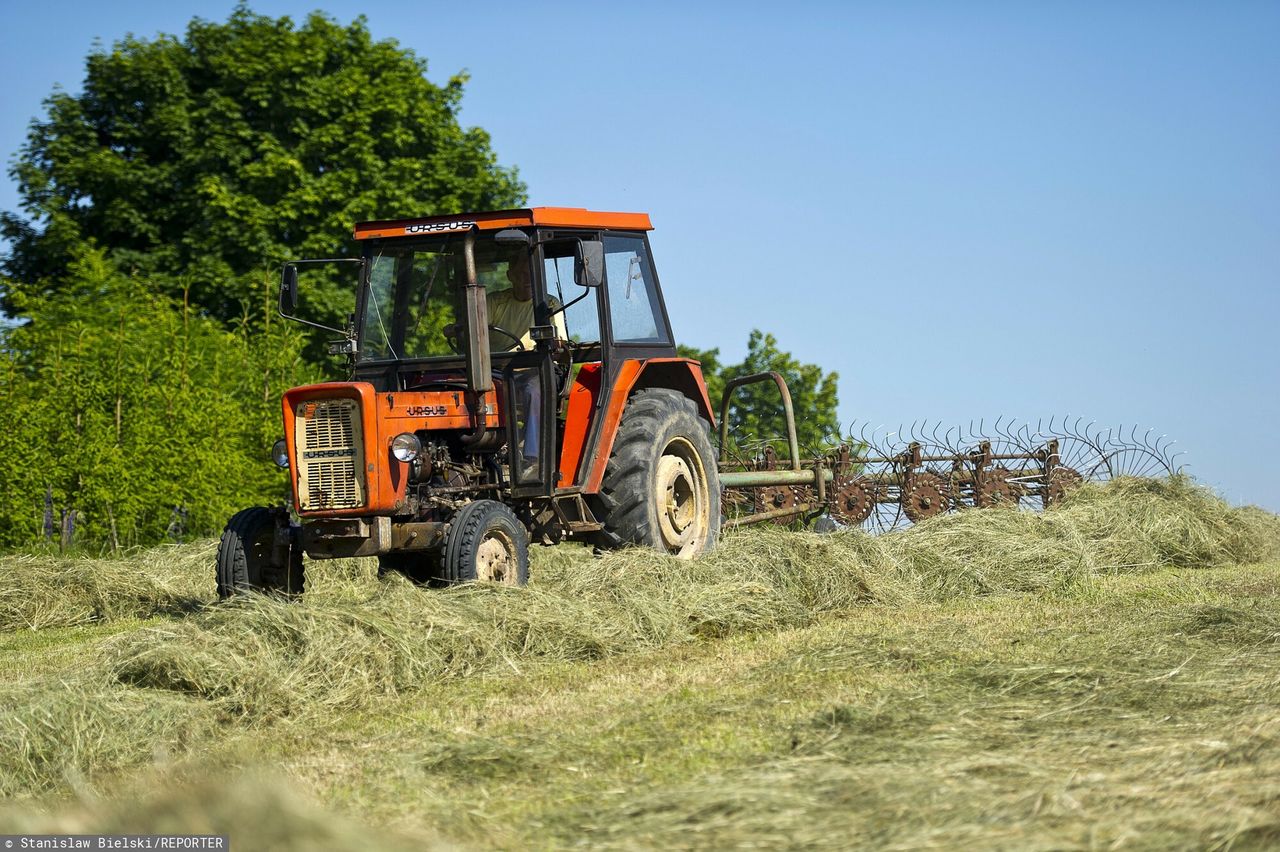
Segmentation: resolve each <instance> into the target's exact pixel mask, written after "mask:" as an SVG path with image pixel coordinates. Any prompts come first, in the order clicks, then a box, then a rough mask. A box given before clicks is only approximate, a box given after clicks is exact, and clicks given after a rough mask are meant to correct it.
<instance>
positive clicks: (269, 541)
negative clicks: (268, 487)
mask: <svg viewBox="0 0 1280 852" xmlns="http://www.w3.org/2000/svg"><path fill="white" fill-rule="evenodd" d="M278 514H279V512H278V510H272V509H267V508H264V507H262V506H257V507H254V508H252V509H244V510H243V511H240V512H237V513H236V514H235V515H233V516H232V518H231V520H229V521H227V526H226V529H224V530H223V531H222V539H221V540H220V541H219V542H218V557H217V581H218V597H219V598H222V599H224V600H225V599H227V598H230V597H232V596H233V595H238V594H242V593H244V592H250V591H254V592H274V593H278V594H283V595H291V596H292V595H300V594H302V586H303V569H302V549H301V548H299V547H297V546H296V545H292V544H290V545H285V546H283V547H281V548H277V547H276V526H277V525H278Z"/></svg>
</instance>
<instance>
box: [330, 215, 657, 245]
mask: <svg viewBox="0 0 1280 852" xmlns="http://www.w3.org/2000/svg"><path fill="white" fill-rule="evenodd" d="M535 225H545V226H550V227H559V228H600V229H609V230H616V231H652V230H653V225H652V224H650V222H649V214H648V213H602V212H599V211H597V210H586V209H584V208H582V207H526V208H524V209H521V210H490V211H487V212H483V213H457V214H454V215H450V216H425V217H420V218H416V219H382V220H379V221H376V222H358V223H357V224H356V227H355V238H356V239H357V240H369V239H373V238H375V237H416V236H421V235H423V234H443V233H454V232H459V231H468V230H470V229H471V228H472V227H475V228H478V229H479V230H481V231H496V230H498V229H500V228H529V227H533V226H535Z"/></svg>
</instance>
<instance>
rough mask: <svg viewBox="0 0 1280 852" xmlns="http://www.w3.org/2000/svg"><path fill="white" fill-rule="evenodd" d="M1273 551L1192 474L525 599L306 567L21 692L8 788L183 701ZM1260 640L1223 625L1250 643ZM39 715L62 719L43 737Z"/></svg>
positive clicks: (171, 711)
mask: <svg viewBox="0 0 1280 852" xmlns="http://www.w3.org/2000/svg"><path fill="white" fill-rule="evenodd" d="M1278 543H1280V519H1277V518H1276V517H1275V516H1271V515H1266V514H1265V513H1261V512H1258V511H1254V510H1238V509H1232V508H1230V507H1228V506H1227V505H1226V504H1225V503H1223V502H1222V501H1221V500H1219V499H1217V498H1216V497H1214V496H1213V495H1212V494H1210V493H1209V492H1207V491H1205V490H1203V489H1200V488H1198V487H1196V486H1194V485H1193V484H1191V483H1190V482H1188V481H1186V480H1183V479H1174V480H1171V481H1166V482H1147V481H1136V480H1117V481H1115V482H1112V483H1109V484H1108V485H1106V486H1088V487H1085V488H1083V489H1081V490H1080V491H1079V492H1078V493H1077V494H1076V496H1075V497H1074V498H1073V499H1072V500H1070V501H1068V503H1067V504H1066V505H1064V506H1062V507H1059V508H1055V509H1053V510H1051V511H1049V512H1046V513H1044V514H1043V515H1039V514H1033V513H1028V512H1017V511H1011V510H1010V511H999V510H992V511H983V512H969V513H963V514H959V515H954V516H947V517H941V518H937V519H935V520H933V521H930V522H926V523H923V524H920V525H918V526H916V527H914V528H912V529H910V530H907V531H905V532H901V533H895V534H890V535H884V536H880V537H872V536H868V535H866V534H864V533H862V532H859V531H845V532H840V533H837V534H833V535H826V536H821V535H815V534H811V533H797V532H791V531H786V530H782V529H776V528H770V529H749V530H744V531H741V532H738V533H735V534H733V535H729V536H726V537H725V538H724V540H723V542H722V543H721V546H720V547H719V548H718V549H717V550H716V551H715V552H713V553H712V554H710V555H708V556H707V557H705V558H702V559H699V560H697V561H694V562H681V561H678V560H675V559H671V558H668V557H664V556H662V555H659V554H656V553H652V552H648V551H639V550H633V551H622V552H616V553H610V554H607V555H605V556H603V557H602V558H599V559H593V558H591V556H590V554H589V552H588V551H586V550H585V549H584V548H575V547H562V548H553V549H550V550H545V551H544V550H539V551H536V552H535V559H536V562H535V565H534V570H533V579H532V582H531V584H530V586H529V587H527V588H524V589H507V588H497V587H483V586H471V587H462V588H456V589H450V590H446V591H443V592H438V591H428V590H424V589H420V588H417V587H414V586H412V585H411V584H409V583H408V582H407V581H404V580H403V579H401V578H399V577H395V576H393V577H389V578H387V579H386V580H384V581H382V582H376V581H375V580H374V579H373V573H372V568H371V567H370V565H369V564H368V563H367V562H365V563H356V562H351V563H338V564H325V563H312V565H311V568H310V571H311V574H312V579H311V581H309V589H310V591H309V592H308V595H307V597H306V598H304V599H303V600H302V601H301V602H298V603H285V602H281V601H278V600H274V599H270V598H265V597H259V596H246V597H244V598H242V599H239V600H236V601H234V602H232V603H230V604H226V605H220V606H216V607H210V608H208V609H205V610H203V611H201V612H198V613H196V614H193V615H188V616H187V617H185V618H181V619H173V620H170V621H168V622H166V623H165V624H164V625H163V626H161V627H153V628H148V629H145V630H141V631H135V632H133V633H132V634H127V635H124V636H122V637H120V638H119V639H117V640H113V641H111V642H109V643H108V645H107V650H106V653H105V658H104V659H102V660H101V661H96V660H95V661H90V662H89V663H88V665H87V666H86V672H87V674H86V682H87V683H90V684H92V690H90V692H86V693H85V694H84V695H83V696H81V697H80V698H75V694H74V693H72V698H62V699H55V698H50V697H49V696H48V695H46V693H48V692H58V691H59V690H62V689H63V688H62V687H60V686H58V685H56V684H50V683H35V684H28V685H25V686H23V687H22V688H21V689H20V690H19V691H18V692H17V693H14V694H13V695H12V696H11V699H10V700H11V701H12V702H13V705H11V706H17V707H18V708H19V710H18V711H17V712H15V713H12V714H10V715H8V716H6V717H4V718H3V719H0V744H5V745H9V746H11V748H13V749H16V751H15V752H14V753H15V754H18V755H21V757H20V758H18V760H17V762H16V763H15V767H16V768H13V769H12V770H11V771H7V773H6V774H7V777H8V779H9V781H8V782H7V789H10V790H16V789H21V788H24V787H25V788H26V789H41V788H48V787H52V786H57V785H58V784H60V783H62V782H63V780H64V778H65V776H66V773H67V767H72V768H74V769H75V771H78V772H84V773H86V774H92V773H93V772H95V771H98V770H100V769H103V768H110V767H115V766H124V765H132V764H136V763H139V762H145V761H146V760H147V759H148V758H147V755H145V754H143V753H142V751H141V750H139V749H138V748H137V747H135V746H133V745H129V744H112V743H111V742H110V740H112V739H113V738H119V739H122V740H131V741H134V742H143V741H147V740H148V739H150V738H151V736H152V732H154V731H156V730H159V729H162V728H163V726H164V724H166V722H165V720H169V719H172V718H176V715H177V714H178V713H179V712H180V710H179V709H175V708H180V709H181V712H186V711H187V710H192V708H196V709H194V710H192V712H191V713H190V714H189V715H190V718H191V719H194V720H196V722H190V721H189V720H183V721H180V722H177V723H175V728H174V730H186V728H184V727H183V726H184V725H188V724H191V725H195V727H194V728H192V739H193V741H198V740H199V739H200V738H201V737H203V736H205V734H204V733H203V728H201V727H200V725H203V724H204V722H203V720H204V719H206V718H208V719H212V718H215V717H221V718H225V717H226V716H228V715H229V716H232V717H236V718H237V719H238V721H237V724H240V725H245V724H248V725H250V726H256V725H263V724H270V723H272V722H274V721H276V720H280V719H285V718H294V719H306V718H314V717H322V716H324V715H326V714H330V713H333V712H340V711H349V710H353V709H357V708H361V707H366V706H368V705H369V704H370V702H372V701H374V700H377V699H379V698H380V697H386V696H395V695H400V694H404V693H408V692H412V691H414V690H417V689H420V688H422V687H423V686H424V685H426V684H430V683H434V682H438V681H440V680H442V679H447V678H458V677H466V676H469V675H474V674H481V673H493V672H502V673H511V672H512V671H516V672H519V671H521V670H522V668H523V667H524V666H525V665H526V664H527V663H529V662H538V661H548V662H562V661H581V660H596V659H601V658H605V657H611V656H616V655H619V654H625V653H629V652H635V651H643V650H646V649H654V648H661V647H670V646H674V645H678V644H683V643H691V642H697V641H702V640H704V639H706V638H711V637H722V636H727V635H732V634H739V633H744V632H761V631H779V630H785V629H790V628H799V627H805V626H808V625H811V624H813V623H814V622H815V621H816V620H818V619H820V618H823V617H825V616H829V615H833V614H837V615H838V614H842V613H849V612H852V611H856V610H857V609H858V608H861V607H866V606H869V605H872V606H880V607H894V606H900V605H908V604H910V603H912V602H938V601H945V600H949V599H954V598H965V597H973V596H983V595H993V594H1007V593H1013V594H1036V593H1040V594H1061V593H1069V594H1073V593H1076V592H1078V591H1080V590H1083V589H1087V588H1089V587H1090V585H1091V584H1092V583H1093V581H1094V579H1095V578H1096V577H1097V576H1098V575H1100V574H1110V573H1115V572H1134V571H1145V570H1154V569H1158V568H1162V567H1186V568H1190V567H1199V566H1208V565H1216V564H1223V563H1227V562H1249V561H1253V560H1257V559H1262V558H1266V557H1267V556H1268V555H1270V554H1274V553H1276V552H1278V549H1277V544H1278ZM206 549H207V548H206ZM193 550H195V549H193ZM199 553H200V555H201V556H202V557H208V555H209V554H208V553H207V552H205V551H204V550H202V551H199ZM189 558H194V557H189ZM95 564H97V563H95ZM183 564H184V565H186V566H187V567H186V568H183V569H181V570H183V571H187V570H189V569H190V568H191V567H192V566H191V565H190V564H189V563H188V562H184V563H183ZM200 568H201V570H202V571H203V573H204V574H205V575H206V578H207V576H208V575H209V574H211V571H210V570H209V568H208V565H207V564H205V565H202V566H200ZM115 570H116V566H107V567H106V568H105V569H104V571H105V572H110V571H115ZM173 570H175V571H176V570H177V569H176V568H175V569H173ZM182 576H185V574H184V575H182ZM104 577H109V575H108V574H106V573H104ZM202 582H206V583H208V582H209V581H208V580H207V579H206V580H203V581H202ZM210 585H211V583H210ZM109 586H110V583H109V582H103V583H101V584H100V585H99V586H98V587H99V588H108V587H109ZM86 587H87V584H86ZM77 588H79V587H77ZM179 588H182V589H183V593H184V594H185V593H189V592H190V590H192V589H196V588H200V587H199V586H197V585H195V584H192V585H187V586H181V585H179ZM76 594H77V595H78V594H79V592H76ZM140 599H141V598H140V597H139V596H136V595H125V596H124V597H122V598H121V601H120V602H116V603H112V604H110V605H107V604H103V605H102V609H103V611H110V607H112V606H116V607H119V608H120V611H122V612H123V611H130V610H129V609H128V608H129V606H131V604H128V603H126V602H127V601H130V600H133V601H136V600H140ZM152 600H153V603H154V602H155V601H157V600H160V598H159V597H157V598H153V599H152ZM65 611H66V612H71V611H72V610H71V609H69V608H68V609H67V610H65ZM1267 629H1268V625H1267V624H1262V623H1258V624H1254V623H1249V624H1244V623H1243V622H1241V623H1240V624H1237V625H1236V626H1235V627H1231V626H1230V625H1228V626H1227V627H1224V628H1223V630H1227V631H1228V632H1229V633H1230V634H1231V635H1232V636H1234V635H1236V634H1239V635H1248V636H1254V637H1257V636H1262V635H1264V634H1265V631H1266V630H1267ZM85 689H89V687H85ZM93 690H96V692H95V691H93ZM90 693H92V694H90ZM103 696H105V699H104V698H103ZM89 701H97V702H98V703H99V705H100V708H102V709H98V710H94V711H92V712H91V713H89V714H88V715H84V714H82V713H81V711H80V710H79V709H77V708H78V707H79V706H80V704H79V703H78V702H81V703H83V702H89ZM59 702H61V703H59ZM42 708H43V709H42ZM152 710H154V712H155V713H156V714H158V715H156V716H155V718H152V717H151V716H149V715H148V714H149V713H151V711H152ZM77 714H81V715H77ZM64 716H65V717H66V718H68V719H79V720H80V721H78V722H76V723H75V724H72V725H70V726H69V727H68V728H67V730H68V731H73V730H83V731H85V732H87V733H86V734H85V735H83V736H81V735H79V734H75V735H72V734H67V736H65V737H64V736H61V735H54V734H53V733H50V732H51V731H53V730H55V729H56V727H57V726H56V719H58V718H62V717H64ZM41 718H47V719H50V720H55V721H54V722H52V723H51V724H50V725H47V726H46V727H45V728H43V729H42V728H41V727H40V725H39V724H37V721H38V720H39V719H41ZM197 722H198V724H197ZM33 730H35V731H39V730H45V731H46V733H45V734H42V735H39V736H37V735H34V734H32V733H30V732H31V731H33ZM82 743H89V744H91V745H89V746H88V747H81V744H82ZM94 743H96V745H95V744H94Z"/></svg>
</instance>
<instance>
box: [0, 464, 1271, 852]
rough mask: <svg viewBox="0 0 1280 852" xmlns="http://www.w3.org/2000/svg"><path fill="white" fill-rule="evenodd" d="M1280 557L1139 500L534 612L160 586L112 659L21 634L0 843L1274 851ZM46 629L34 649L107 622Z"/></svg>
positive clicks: (513, 604)
mask: <svg viewBox="0 0 1280 852" xmlns="http://www.w3.org/2000/svg"><path fill="white" fill-rule="evenodd" d="M1278 543H1280V521H1278V520H1277V519H1276V518H1275V517H1274V516H1271V515H1267V514H1266V513H1261V512H1258V511H1256V510H1239V509H1231V508H1229V507H1227V506H1225V504H1222V503H1221V502H1220V501H1218V500H1217V499H1216V498H1213V497H1212V495H1209V494H1207V493H1205V492H1203V491H1201V490H1199V489H1197V488H1195V487H1194V486H1192V485H1190V484H1189V483H1187V482H1185V481H1181V480H1177V481H1173V482H1169V483H1154V484H1153V483H1145V482H1134V481H1130V482H1117V483H1114V484H1112V485H1111V486H1109V487H1107V488H1098V489H1093V488H1091V489H1087V490H1085V491H1083V492H1081V493H1080V494H1079V495H1077V497H1076V499H1073V500H1072V501H1070V502H1069V503H1068V504H1067V505H1065V506H1063V507H1062V508H1061V509H1058V510H1055V511H1052V512H1050V513H1048V514H1047V515H1044V516H1038V515H1031V514H1024V513H1016V512H1004V511H991V512H981V513H967V514H965V515H960V516H955V517H948V518H942V519H938V520H936V521H934V522H931V523H927V524H923V525H921V526H919V527H917V528H915V529H913V530H912V531H910V532H907V533H904V534H895V535H890V536H883V537H880V538H878V539H873V538H870V537H867V536H864V535H861V534H854V533H848V534H840V535H835V536H827V537H822V536H813V535H805V534H795V533H786V532H783V531H776V530H766V531H751V532H744V533H742V534H739V535H735V536H733V537H730V538H728V539H726V541H725V542H724V543H723V545H722V547H721V548H720V549H719V550H718V551H717V552H716V553H715V554H713V555H711V556H710V557H707V558H706V559H703V560H700V561H698V562H696V563H693V564H685V563H678V562H674V561H672V560H667V559H664V558H661V557H658V556H656V555H653V554H647V553H635V552H632V553H621V554H614V555H610V556H608V557H605V558H603V559H598V560H596V559H591V558H590V556H589V554H587V553H586V552H585V551H581V550H580V549H577V548H557V549H553V550H549V551H541V552H539V553H538V554H537V557H538V558H537V562H536V564H535V566H534V577H533V581H532V582H531V585H530V587H529V588H528V589H524V590H505V589H493V588H465V589H456V590H450V591H448V592H445V593H436V592H428V591H425V590H422V589H418V588H415V587H412V586H410V585H409V584H407V583H405V582H403V581H399V580H398V579H397V580H395V581H389V582H388V581H384V582H382V583H379V582H378V581H377V580H376V578H375V577H374V574H373V571H372V569H371V567H370V566H369V565H368V564H367V563H358V562H347V563H342V564H336V565H328V566H323V565H322V566H316V567H315V570H313V579H314V580H315V582H313V583H310V584H309V589H313V590H314V594H311V593H309V595H308V598H307V599H306V601H305V602H303V603H302V604H296V605H288V604H282V603H279V602H275V601H271V600H266V599H249V600H246V601H243V602H238V603H237V604H236V605H234V606H219V607H212V608H208V609H204V610H186V609H180V610H177V611H175V610H174V609H173V608H172V607H171V604H170V602H171V600H172V594H171V592H172V590H173V589H174V588H178V589H180V590H181V594H183V595H187V596H189V597H190V598H191V599H193V600H196V601H201V602H203V601H207V600H208V599H209V597H210V596H211V591H212V582H211V579H210V578H208V577H205V578H204V579H201V580H200V581H199V582H197V581H195V580H194V579H190V580H188V579H183V580H182V583H186V584H187V585H182V584H181V583H179V582H178V581H177V580H174V579H172V578H173V577H174V576H177V577H182V578H187V574H184V573H180V572H181V571H186V570H187V569H174V568H171V569H170V570H172V571H174V573H172V574H165V573H164V569H161V570H159V571H157V572H156V576H158V577H161V578H170V579H167V580H166V581H165V583H159V582H157V583H156V584H155V586H154V587H153V588H155V589H159V591H157V592H155V593H154V595H153V596H152V598H151V605H150V606H148V605H147V603H146V600H147V597H146V596H145V595H142V596H140V595H138V594H135V593H133V592H130V593H129V594H127V595H125V596H124V598H125V599H127V600H128V601H130V603H129V604H128V605H127V606H126V605H122V604H116V603H114V602H112V601H111V600H109V597H110V592H109V591H108V592H106V593H102V592H98V593H97V594H98V600H99V604H98V609H97V612H98V613H99V615H98V616H96V620H95V621H94V622H92V623H91V624H90V626H88V627H85V626H81V627H68V626H62V627H49V628H46V629H43V630H36V631H32V630H30V629H26V628H24V629H19V630H12V631H11V632H9V633H5V634H0V637H2V638H0V651H3V656H0V665H3V666H4V668H3V671H5V673H6V675H7V676H8V677H9V679H10V681H11V682H10V683H9V685H8V686H7V687H5V688H4V690H3V692H4V694H3V695H0V702H2V703H0V706H3V707H5V708H11V709H9V710H7V711H6V713H5V714H4V715H3V716H0V790H3V792H4V794H5V795H7V796H9V797H16V798H17V799H18V800H20V801H21V802H23V805H22V808H21V810H14V811H10V812H9V813H8V814H7V815H4V816H0V827H2V828H5V829H14V830H17V829H22V830H33V829H34V828H50V827H52V828H56V829H59V830H67V829H66V828H65V827H66V826H77V825H78V826H86V825H91V826H105V827H110V829H111V830H121V831H125V830H137V831H141V830H152V829H153V828H154V827H155V826H157V825H166V826H172V825H191V826H197V825H198V826H201V828H200V830H205V829H209V830H214V829H217V830H225V831H230V832H231V833H232V834H233V835H234V836H241V837H251V836H254V832H255V831H258V828H256V826H258V825H259V823H261V822H262V821H263V820H268V819H269V818H270V817H269V814H270V813H271V812H272V809H271V808H262V807H258V806H252V807H251V806H249V805H246V804H245V803H246V802H247V801H254V802H257V801H268V802H273V803H275V804H274V805H273V807H275V809H276V810H277V811H279V813H280V816H279V817H278V818H277V820H276V822H275V823H273V827H272V831H273V832H274V833H273V834H271V835H270V836H271V837H274V838H276V839H275V840H273V841H272V842H271V843H269V844H268V845H275V846H280V847H281V848H289V846H288V843H287V841H289V839H290V838H295V839H296V838H308V839H311V840H312V841H314V842H313V843H312V846H311V848H314V847H316V846H319V847H327V848H355V847H358V846H362V842H361V841H360V840H359V839H358V838H359V837H360V831H361V829H360V826H362V825H364V826H373V827H374V828H373V831H374V832H375V833H374V834H373V835H372V836H373V837H374V838H375V839H374V840H373V841H372V842H373V844H374V845H383V846H395V845H397V844H401V845H405V846H420V845H432V844H434V843H437V842H445V843H447V844H448V843H461V844H463V845H474V846H479V847H492V846H500V847H507V848H523V847H525V846H534V847H559V846H566V845H579V844H585V845H589V846H595V847H612V846H617V847H626V848H635V847H659V846H663V847H670V846H677V847H708V846H710V847H727V846H738V845H753V844H755V845H767V846H819V847H821V846H847V845H849V843H850V842H857V841H861V842H863V843H866V844H868V845H875V846H887V847H904V848H921V847H931V846H937V847H946V848H952V847H957V846H969V845H980V846H984V847H992V846H995V847H1000V846H1005V847H1010V848H1028V847H1030V848H1038V847H1046V848H1076V847H1090V848H1092V847H1096V846H1113V845H1115V846H1139V847H1147V848H1155V847H1160V848H1167V847H1170V846H1172V847H1185V848H1193V847H1194V848H1204V847H1214V846H1217V847H1231V848H1263V847H1266V846H1268V845H1271V844H1273V843H1275V842H1276V841H1277V840H1278V839H1280V804H1278V803H1280V752H1278V751H1277V736H1278V735H1280V717H1278V716H1277V714H1276V713H1275V712H1274V709H1273V708H1274V707H1276V706H1280V663H1278V662H1277V661H1276V660H1277V654H1276V651H1277V650H1278V646H1280V559H1278V557H1280V551H1278V550H1277V544H1278ZM202 547H205V548H206V550H207V545H205V546H202ZM192 551H193V553H191V554H186V556H183V555H182V554H178V555H179V556H180V558H179V559H177V560H172V559H171V560H170V562H169V563H166V564H170V565H171V566H172V565H183V564H186V563H185V562H184V561H183V559H184V558H186V557H190V560H191V562H192V563H194V562H195V561H196V555H195V554H196V552H198V551H199V548H192ZM169 555H170V556H172V555H174V554H172V553H169ZM1257 562H1264V563H1265V564H1253V565H1248V566H1245V563H1257ZM94 565H95V566H104V565H105V566H106V568H104V569H103V570H117V568H119V567H120V566H115V565H108V564H107V562H106V561H97V562H95V563H94ZM1242 566H1244V567H1242ZM3 567H4V565H3V564H0V568H3ZM81 567H82V568H83V567H84V566H81ZM126 568H127V569H128V563H126ZM323 569H330V570H323ZM128 570H132V571H134V572H135V573H143V574H149V573H151V566H149V565H148V563H147V560H146V559H145V558H144V559H141V560H138V559H135V560H134V561H133V563H132V567H131V569H128ZM205 570H206V571H207V570H208V569H207V566H206V567H205ZM53 573H54V576H57V577H60V578H63V577H66V576H81V577H83V576H84V574H85V573H86V571H84V570H81V571H80V572H79V574H75V573H74V572H72V573H71V574H68V573H65V572H64V573H58V572H53ZM24 582H34V581H31V580H27V581H24ZM84 585H86V586H89V587H92V588H98V589H103V588H106V589H108V590H109V588H110V584H109V583H102V582H96V583H95V582H88V583H85V584H84ZM64 587H66V586H65V585H64ZM70 594H72V595H81V594H82V593H81V592H80V591H79V590H78V589H77V590H75V591H73V592H71V593H70ZM42 600H54V596H52V595H48V596H46V597H45V598H42ZM139 601H143V603H139ZM41 606H42V607H43V608H44V609H41V610H29V611H27V613H26V615H25V616H23V617H22V618H21V619H18V620H19V621H23V619H25V621H23V623H28V622H31V621H32V620H34V619H33V617H32V613H36V612H43V611H45V610H47V612H49V613H62V612H65V613H73V612H75V611H76V610H74V609H73V608H71V607H59V606H57V605H56V603H55V604H42V605H41ZM139 618H146V619H148V620H147V621H139V620H137V619H139ZM45 620H46V621H47V622H53V623H56V622H57V618H54V617H48V618H46V619H45ZM76 648H80V649H82V650H83V653H82V654H80V655H77V654H76V653H75V649H76ZM24 657H26V658H29V659H30V660H31V661H32V662H31V666H30V668H29V670H28V671H27V672H26V676H25V677H17V675H19V674H20V673H21V666H20V664H19V663H18V662H15V661H18V660H21V659H23V658H24ZM263 767H270V768H271V770H270V772H271V774H268V775H267V776H265V777H264V776H263V774H262V769H263ZM282 785H283V786H284V787H285V790H284V791H282V790H281V787H282ZM246 791H248V792H246ZM254 791H259V792H254ZM91 794H92V795H91ZM86 797H88V798H86ZM254 814H258V816H254ZM335 814H337V816H335ZM238 815H239V816H238ZM281 826H287V827H289V830H288V831H283V830H281ZM95 830H98V829H95ZM102 830H107V829H106V828H103V829H102ZM263 836H266V835H263ZM295 845H296V844H295ZM298 848H307V847H304V846H299V847H298Z"/></svg>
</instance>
